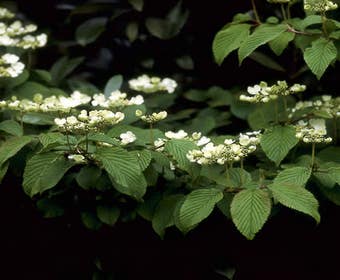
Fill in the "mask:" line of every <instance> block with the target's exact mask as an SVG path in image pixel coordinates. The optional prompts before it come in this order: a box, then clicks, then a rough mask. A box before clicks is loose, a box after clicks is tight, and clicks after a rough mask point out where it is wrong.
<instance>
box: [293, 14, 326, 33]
mask: <svg viewBox="0 0 340 280" xmlns="http://www.w3.org/2000/svg"><path fill="white" fill-rule="evenodd" d="M321 23H322V18H321V16H319V15H309V16H307V17H305V18H304V19H303V20H302V21H301V22H299V23H298V25H297V27H298V28H299V29H301V30H305V29H306V28H307V27H308V26H311V25H313V24H321Z"/></svg>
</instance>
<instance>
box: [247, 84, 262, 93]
mask: <svg viewBox="0 0 340 280" xmlns="http://www.w3.org/2000/svg"><path fill="white" fill-rule="evenodd" d="M247 91H248V93H249V94H251V95H255V94H258V93H259V92H260V91H261V87H260V86H259V85H255V86H253V87H248V88H247Z"/></svg>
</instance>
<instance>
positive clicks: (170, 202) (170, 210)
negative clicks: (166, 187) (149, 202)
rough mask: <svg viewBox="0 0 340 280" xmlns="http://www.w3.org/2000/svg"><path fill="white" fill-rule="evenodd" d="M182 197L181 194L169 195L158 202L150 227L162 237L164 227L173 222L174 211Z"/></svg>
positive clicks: (169, 225) (171, 224)
mask: <svg viewBox="0 0 340 280" xmlns="http://www.w3.org/2000/svg"><path fill="white" fill-rule="evenodd" d="M183 197H184V195H182V194H177V195H170V196H166V197H164V198H163V199H162V200H161V201H160V202H159V203H158V205H157V207H156V209H155V212H154V215H153V217H152V228H153V229H154V231H155V232H156V233H157V234H158V235H159V236H160V237H162V238H163V237H164V234H165V229H166V228H168V227H171V226H173V225H174V224H175V221H174V211H175V209H176V207H177V205H178V203H179V202H180V201H181V199H182V198H183Z"/></svg>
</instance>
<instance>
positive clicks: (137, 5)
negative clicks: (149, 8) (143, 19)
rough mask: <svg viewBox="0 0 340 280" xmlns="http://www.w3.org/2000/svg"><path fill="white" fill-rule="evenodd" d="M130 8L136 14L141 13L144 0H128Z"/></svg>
mask: <svg viewBox="0 0 340 280" xmlns="http://www.w3.org/2000/svg"><path fill="white" fill-rule="evenodd" d="M128 1H129V3H130V4H131V6H132V7H133V8H134V9H135V10H137V11H138V12H141V11H143V6H144V0H128Z"/></svg>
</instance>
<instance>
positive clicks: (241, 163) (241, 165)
mask: <svg viewBox="0 0 340 280" xmlns="http://www.w3.org/2000/svg"><path fill="white" fill-rule="evenodd" d="M240 167H241V185H242V186H243V182H244V180H243V171H244V166H243V158H242V159H241V161H240Z"/></svg>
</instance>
